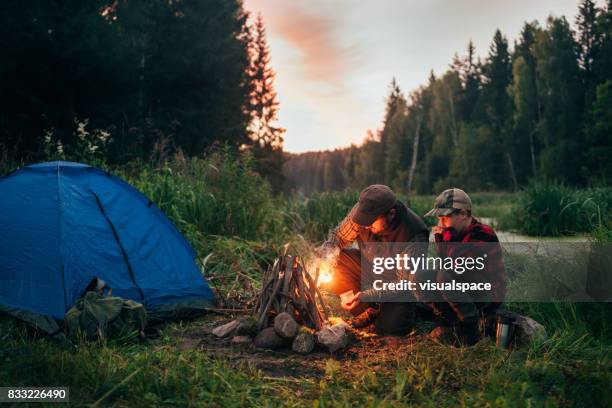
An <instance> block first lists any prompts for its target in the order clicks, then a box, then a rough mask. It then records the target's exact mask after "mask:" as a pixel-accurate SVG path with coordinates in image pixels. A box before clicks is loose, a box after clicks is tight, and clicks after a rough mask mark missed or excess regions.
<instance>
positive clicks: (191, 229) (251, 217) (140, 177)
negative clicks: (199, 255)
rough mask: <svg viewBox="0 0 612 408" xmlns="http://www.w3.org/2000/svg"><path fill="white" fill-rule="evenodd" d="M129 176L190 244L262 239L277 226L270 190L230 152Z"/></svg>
mask: <svg viewBox="0 0 612 408" xmlns="http://www.w3.org/2000/svg"><path fill="white" fill-rule="evenodd" d="M127 177H128V179H129V181H130V183H132V184H133V185H134V186H136V188H138V189H139V190H140V191H142V192H143V193H144V194H145V195H146V196H147V197H149V199H151V200H152V201H153V202H155V204H157V206H158V207H159V208H160V209H161V210H162V211H164V213H166V215H168V216H169V217H170V218H171V219H172V220H173V221H174V222H175V223H176V224H177V225H178V226H179V227H180V228H181V229H182V230H183V231H184V232H185V233H186V234H187V235H188V236H189V237H190V238H191V239H192V242H193V238H196V239H197V238H199V237H198V236H197V235H198V234H205V235H224V236H239V237H241V238H243V239H263V238H266V237H268V236H270V234H272V233H273V231H274V230H275V228H276V226H277V224H278V221H277V219H278V218H279V217H278V216H276V215H275V214H279V212H278V211H277V209H276V206H275V205H274V202H273V197H272V193H271V190H270V186H269V184H268V183H267V182H266V181H265V180H264V179H263V178H262V177H260V176H259V175H258V174H257V173H255V172H254V171H253V169H252V165H251V162H250V158H249V157H247V156H243V157H235V155H233V154H232V153H230V152H229V151H221V152H216V153H213V154H211V155H209V156H207V157H206V158H203V159H202V158H197V157H194V158H190V159H187V158H184V157H183V156H182V155H176V156H175V157H174V158H173V160H172V161H170V162H167V163H165V164H164V165H163V167H162V168H160V169H156V168H152V167H150V166H143V167H142V169H141V170H140V171H139V172H138V173H137V174H136V175H135V176H133V177H130V176H127Z"/></svg>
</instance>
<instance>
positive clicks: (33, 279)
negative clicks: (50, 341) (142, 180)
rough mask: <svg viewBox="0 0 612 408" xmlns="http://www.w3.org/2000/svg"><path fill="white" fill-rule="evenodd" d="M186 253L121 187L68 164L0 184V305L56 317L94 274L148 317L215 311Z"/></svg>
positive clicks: (141, 200)
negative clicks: (176, 309) (179, 309)
mask: <svg viewBox="0 0 612 408" xmlns="http://www.w3.org/2000/svg"><path fill="white" fill-rule="evenodd" d="M195 255H196V253H195V251H194V250H193V248H192V247H191V246H190V245H189V243H188V242H187V240H186V239H185V237H184V236H183V235H182V234H181V233H180V232H179V231H178V229H177V228H176V227H175V226H174V224H172V222H171V221H170V220H169V219H168V218H167V217H166V216H165V215H164V214H163V212H162V211H161V210H159V208H157V207H156V206H155V204H153V203H152V202H151V201H150V200H149V199H148V198H147V197H145V196H144V195H143V194H142V193H140V192H139V191H138V190H137V189H135V188H134V187H132V186H131V185H130V184H128V183H127V182H125V181H123V180H121V179H120V178H118V177H115V176H113V175H111V174H109V173H107V172H104V171H102V170H100V169H97V168H95V167H92V166H89V165H85V164H80V163H71V162H49V163H41V164H36V165H31V166H27V167H24V168H22V169H20V170H17V171H14V172H12V173H10V174H8V175H7V176H5V177H4V178H2V179H0V305H3V306H6V307H8V308H13V309H19V310H24V311H28V312H33V313H38V314H41V315H45V316H50V317H53V318H58V319H62V318H63V317H64V314H65V313H66V312H67V311H68V310H69V309H70V308H71V307H72V306H73V305H74V304H75V302H76V301H77V299H79V298H80V297H81V295H82V292H83V290H84V289H85V287H86V286H87V284H88V283H89V282H90V281H91V280H92V279H93V278H95V277H99V278H101V279H102V280H104V281H105V282H107V284H108V286H110V287H112V288H113V295H115V296H120V297H122V298H126V299H131V300H134V301H137V302H140V303H142V304H143V305H144V306H145V307H146V308H147V311H148V312H149V311H151V312H154V311H155V310H156V309H160V310H163V311H168V310H171V309H172V307H173V305H177V306H180V305H191V306H194V307H197V308H200V309H201V308H203V307H210V306H212V305H213V304H214V295H213V293H212V291H211V290H210V287H209V286H208V284H207V283H206V281H205V280H204V278H203V276H202V275H201V273H200V269H199V267H198V266H197V264H196V262H195V261H194V258H195Z"/></svg>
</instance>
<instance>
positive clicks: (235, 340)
mask: <svg viewBox="0 0 612 408" xmlns="http://www.w3.org/2000/svg"><path fill="white" fill-rule="evenodd" d="M252 342H253V340H251V338H250V337H249V336H234V337H232V344H240V345H242V344H250V343H252Z"/></svg>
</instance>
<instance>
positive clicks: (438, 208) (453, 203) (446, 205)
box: [425, 188, 472, 217]
mask: <svg viewBox="0 0 612 408" xmlns="http://www.w3.org/2000/svg"><path fill="white" fill-rule="evenodd" d="M471 209H472V200H470V197H469V196H468V195H467V194H466V192H465V191H463V190H461V189H459V188H449V189H448V190H444V191H443V192H442V193H441V194H440V195H439V196H438V197H436V201H435V202H434V208H432V209H431V210H429V211H428V212H427V214H425V217H438V216H441V215H449V214H451V213H452V212H453V211H455V210H471Z"/></svg>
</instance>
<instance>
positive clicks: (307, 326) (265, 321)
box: [213, 246, 349, 354]
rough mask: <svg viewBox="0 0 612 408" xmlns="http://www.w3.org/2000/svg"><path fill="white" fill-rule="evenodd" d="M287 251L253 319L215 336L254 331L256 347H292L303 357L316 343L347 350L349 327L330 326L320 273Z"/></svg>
mask: <svg viewBox="0 0 612 408" xmlns="http://www.w3.org/2000/svg"><path fill="white" fill-rule="evenodd" d="M287 248H288V247H287V246H286V247H285V250H284V253H283V254H282V255H281V256H280V257H279V258H278V259H276V261H275V262H274V264H273V266H272V268H270V269H269V270H268V271H266V273H265V274H264V277H263V284H262V289H261V293H260V295H259V296H258V298H257V299H256V301H255V306H254V308H253V310H252V314H251V316H250V317H248V318H244V317H243V318H241V319H237V320H235V321H233V322H230V323H227V324H225V325H223V326H219V327H218V328H216V329H215V330H213V334H215V335H216V336H218V337H229V336H230V335H232V334H234V335H235V334H242V333H246V332H250V334H251V335H252V336H254V340H253V342H254V344H255V346H256V347H260V348H268V349H276V348H282V347H291V349H292V350H293V351H295V352H296V353H301V354H306V353H309V352H311V351H312V350H313V349H314V346H315V343H316V344H319V345H320V346H322V347H324V348H326V349H328V350H329V351H330V352H335V351H337V350H339V349H340V348H343V347H344V346H346V345H347V344H348V336H349V333H348V331H349V330H348V326H347V327H341V328H340V327H336V326H339V325H330V324H329V322H328V315H329V313H328V309H327V305H326V304H325V300H324V299H323V296H322V295H321V292H320V291H319V288H318V286H317V279H318V276H317V275H318V274H315V276H314V277H313V276H311V275H310V274H309V273H308V271H307V269H306V267H305V265H304V262H303V259H302V258H301V257H300V256H297V255H290V254H287ZM344 325H345V324H344ZM330 329H333V330H332V331H331V332H330ZM328 332H330V333H331V334H334V336H331V335H330V333H328ZM338 336H340V337H343V336H345V337H346V338H340V339H338ZM332 340H333V341H332ZM233 343H241V342H238V341H235V342H233ZM328 343H329V344H328ZM332 343H333V344H332ZM338 345H340V346H338Z"/></svg>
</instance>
